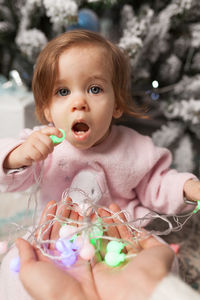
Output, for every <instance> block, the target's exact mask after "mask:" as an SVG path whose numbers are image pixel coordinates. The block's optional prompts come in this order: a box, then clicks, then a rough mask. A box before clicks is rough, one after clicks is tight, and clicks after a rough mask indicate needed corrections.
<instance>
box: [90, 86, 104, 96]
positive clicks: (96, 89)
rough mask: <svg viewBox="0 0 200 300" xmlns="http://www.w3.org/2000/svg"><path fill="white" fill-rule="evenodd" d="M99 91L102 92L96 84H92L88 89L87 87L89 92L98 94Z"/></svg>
mask: <svg viewBox="0 0 200 300" xmlns="http://www.w3.org/2000/svg"><path fill="white" fill-rule="evenodd" d="M100 92H102V89H101V88H100V87H98V86H96V85H95V86H92V87H91V88H90V89H89V93H92V94H95V95H97V94H99V93H100Z"/></svg>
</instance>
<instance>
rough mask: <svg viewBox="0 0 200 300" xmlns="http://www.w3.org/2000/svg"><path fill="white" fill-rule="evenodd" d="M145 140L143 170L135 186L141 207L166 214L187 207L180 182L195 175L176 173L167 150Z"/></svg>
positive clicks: (148, 139)
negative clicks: (144, 166)
mask: <svg viewBox="0 0 200 300" xmlns="http://www.w3.org/2000/svg"><path fill="white" fill-rule="evenodd" d="M145 143H146V144H145V145H144V149H145V154H146V155H145V158H144V163H145V165H146V172H145V174H144V177H143V178H142V180H141V181H140V182H139V184H138V186H137V187H136V193H137V197H138V199H139V201H140V203H141V204H142V206H144V207H147V208H149V209H151V210H154V211H156V212H159V213H167V214H170V213H177V212H181V211H184V210H188V209H190V210H191V209H192V208H191V206H188V205H187V206H186V205H185V203H184V197H183V196H184V195H183V185H184V183H185V182H186V181H187V180H189V179H193V178H196V177H195V176H194V175H193V174H191V173H179V172H177V171H176V170H174V169H171V168H170V166H171V163H172V157H171V153H170V151H169V150H167V149H165V148H160V147H156V146H155V145H154V144H153V142H152V140H151V139H150V138H148V137H146V141H145Z"/></svg>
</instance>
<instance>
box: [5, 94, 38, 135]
mask: <svg viewBox="0 0 200 300" xmlns="http://www.w3.org/2000/svg"><path fill="white" fill-rule="evenodd" d="M38 124H39V122H38V121H37V120H36V117H35V105H34V100H33V94H32V93H31V92H26V93H18V92H16V93H15V92H11V93H3V94H0V138H7V137H18V136H19V133H20V131H21V130H22V129H24V128H33V127H34V126H35V125H38Z"/></svg>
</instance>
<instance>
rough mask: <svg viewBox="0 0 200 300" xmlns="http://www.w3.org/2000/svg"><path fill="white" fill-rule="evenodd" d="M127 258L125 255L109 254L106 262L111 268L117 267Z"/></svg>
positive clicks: (106, 256)
mask: <svg viewBox="0 0 200 300" xmlns="http://www.w3.org/2000/svg"><path fill="white" fill-rule="evenodd" d="M125 258H126V255H125V254H124V253H116V252H111V251H110V252H108V253H106V255H105V258H104V260H105V262H106V264H107V265H108V266H110V267H117V266H118V265H119V264H120V263H121V262H123V261H124V260H125Z"/></svg>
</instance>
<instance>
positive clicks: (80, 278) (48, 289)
mask: <svg viewBox="0 0 200 300" xmlns="http://www.w3.org/2000/svg"><path fill="white" fill-rule="evenodd" d="M69 202H70V199H68V203H69ZM47 211H48V214H46V213H47ZM56 211H57V206H56V204H55V201H50V202H49V203H48V205H47V207H46V208H45V210H44V212H43V216H42V218H41V221H40V225H41V224H46V223H47V222H48V221H51V219H52V218H54V216H55V214H56ZM58 213H59V216H60V212H59V209H58ZM61 214H62V217H65V218H70V219H72V220H74V221H77V220H78V219H79V217H80V216H79V215H78V213H77V212H75V211H74V210H70V209H69V208H67V206H66V207H64V208H63V206H62V208H61ZM59 228H60V224H59V223H58V222H56V223H55V224H54V225H53V226H52V227H51V228H50V229H49V230H47V226H45V227H44V228H43V232H45V231H46V232H45V236H44V237H43V238H45V239H46V240H51V239H52V240H55V239H56V238H58V231H59ZM16 245H17V247H18V249H19V256H20V264H21V266H20V273H19V276H20V279H21V281H22V283H23V285H24V287H25V289H26V290H27V292H28V293H29V294H30V296H32V297H33V298H34V299H37V300H46V299H48V300H51V299H56V300H61V299H65V300H68V299H70V300H71V299H74V300H76V299H77V300H79V299H81V300H84V299H87V300H89V299H92V300H98V299H99V297H98V295H97V292H96V288H95V284H94V280H93V276H92V272H91V266H90V264H88V263H87V262H86V261H82V260H81V259H79V260H78V261H77V263H76V264H75V265H73V267H70V268H69V269H61V268H60V267H59V266H58V265H56V264H54V263H53V262H52V261H51V260H49V259H48V258H46V257H45V256H43V255H42V254H41V252H40V250H39V249H37V248H35V247H34V246H32V245H30V244H29V243H28V242H27V241H25V240H23V239H18V240H17V241H16Z"/></svg>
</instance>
